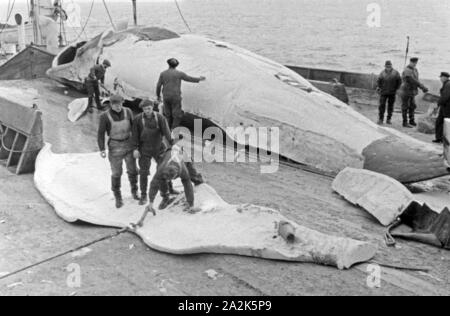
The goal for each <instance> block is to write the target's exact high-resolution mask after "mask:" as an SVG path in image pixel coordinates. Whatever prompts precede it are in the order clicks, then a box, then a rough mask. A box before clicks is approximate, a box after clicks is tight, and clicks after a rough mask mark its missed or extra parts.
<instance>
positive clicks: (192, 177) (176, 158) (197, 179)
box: [148, 145, 204, 211]
mask: <svg viewBox="0 0 450 316" xmlns="http://www.w3.org/2000/svg"><path fill="white" fill-rule="evenodd" d="M177 178H181V182H182V183H183V187H184V194H185V195H186V200H187V203H188V206H187V207H186V209H185V211H191V210H192V209H193V208H194V188H193V186H192V183H194V185H195V186H198V185H201V184H202V183H204V180H203V177H202V175H201V174H200V173H198V172H197V170H196V169H195V167H194V164H193V163H192V161H191V159H190V158H189V157H188V156H187V155H186V154H185V153H184V152H183V150H182V149H181V148H180V147H178V146H177V145H175V146H173V147H172V149H170V150H167V151H166V152H165V153H164V154H163V155H162V157H161V159H160V163H159V165H158V171H157V172H156V174H155V176H154V177H153V180H152V183H151V185H150V194H149V195H150V205H149V207H148V208H149V209H153V203H154V201H155V197H156V194H157V193H158V190H160V191H161V195H162V196H165V195H166V194H167V192H168V190H169V187H168V183H169V182H170V181H172V180H175V179H177ZM167 206H168V204H162V206H160V209H164V208H166V207H167Z"/></svg>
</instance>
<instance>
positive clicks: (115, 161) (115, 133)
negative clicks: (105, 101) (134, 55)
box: [98, 95, 139, 208]
mask: <svg viewBox="0 0 450 316" xmlns="http://www.w3.org/2000/svg"><path fill="white" fill-rule="evenodd" d="M110 100H111V110H109V111H108V112H105V113H103V114H102V115H101V116H100V127H99V129H98V146H99V148H100V151H101V156H102V158H106V151H105V134H107V135H108V136H109V141H108V149H109V157H108V158H109V162H110V163H111V171H112V176H111V187H112V191H113V193H114V197H115V199H116V207H117V208H121V207H122V206H123V199H122V193H121V190H120V188H121V178H122V174H123V162H124V161H125V163H126V166H127V173H128V179H129V180H130V185H131V194H132V196H133V198H134V199H135V200H139V197H138V187H137V176H138V171H137V165H136V159H134V157H133V149H134V148H133V144H132V139H131V132H132V124H133V113H132V112H131V110H130V109H128V108H124V107H123V101H124V100H123V98H122V97H121V96H117V95H113V96H111V98H110Z"/></svg>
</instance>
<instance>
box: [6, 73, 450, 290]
mask: <svg viewBox="0 0 450 316" xmlns="http://www.w3.org/2000/svg"><path fill="white" fill-rule="evenodd" d="M0 86H2V87H5V86H9V87H13V86H15V87H17V86H20V87H22V88H32V89H37V90H38V91H39V93H40V95H41V97H42V98H44V99H46V100H47V101H48V102H47V104H45V105H42V106H41V110H42V111H43V112H44V129H45V132H44V137H45V140H46V141H48V142H50V143H52V144H53V145H54V150H55V151H56V152H92V151H95V150H96V140H95V129H94V128H93V125H94V124H96V122H97V120H98V115H97V114H94V115H90V116H87V117H84V118H83V119H81V120H80V121H79V122H77V123H76V124H72V123H70V122H68V121H67V120H66V119H65V118H66V106H67V104H68V103H69V102H70V101H71V100H73V98H75V97H78V96H79V95H78V94H77V93H75V92H72V91H70V92H69V94H68V95H65V94H64V90H65V88H64V87H61V86H59V85H57V84H54V83H53V82H51V81H48V80H34V81H4V82H0ZM350 98H351V100H352V103H351V106H352V107H354V108H355V109H357V110H358V111H359V112H360V113H362V114H364V115H365V116H367V117H369V118H370V119H373V120H375V119H376V116H377V108H376V106H373V104H374V102H373V96H371V95H370V94H369V93H366V92H364V91H351V93H350ZM375 103H376V102H375ZM400 123H401V122H400V117H399V114H396V115H395V119H394V125H393V127H394V128H396V129H401V124H400ZM402 131H404V130H402ZM407 132H408V134H410V135H412V136H414V137H416V138H419V139H421V140H423V141H427V142H429V141H431V139H432V138H433V136H432V135H424V134H419V133H417V132H416V131H415V130H408V131H407ZM198 168H199V170H200V172H202V173H203V174H204V175H205V177H206V179H207V181H208V182H209V183H210V184H211V185H212V186H213V187H214V188H215V189H216V190H217V191H218V193H219V194H220V195H221V196H222V197H223V198H224V199H225V200H227V201H228V202H232V203H236V204H237V203H254V204H258V205H263V206H268V207H272V208H276V209H280V210H281V212H282V213H283V214H284V215H286V216H287V217H289V218H290V219H292V220H295V221H296V222H298V223H300V224H302V225H304V226H307V227H309V228H312V229H316V230H318V231H321V232H324V233H328V234H332V235H338V236H346V237H351V238H355V239H359V240H364V241H369V242H372V243H374V244H376V245H378V247H379V251H378V254H377V256H376V258H375V259H374V260H375V261H376V262H379V263H384V264H388V265H393V266H405V267H429V269H430V270H429V272H427V273H424V272H417V271H409V270H399V269H392V268H384V267H383V268H382V270H381V271H382V274H381V278H382V279H381V287H380V288H371V287H369V286H368V285H367V279H368V278H369V277H370V275H369V272H368V269H367V264H363V265H358V266H355V267H354V268H352V269H351V270H348V271H339V270H337V269H335V268H332V267H326V266H319V265H314V264H299V263H285V262H276V261H269V260H261V259H257V258H246V257H239V256H227V255H207V254H205V255H192V256H174V255H169V254H165V253H160V252H157V251H154V250H152V249H149V248H148V247H147V246H146V245H145V244H144V243H143V242H142V241H141V240H140V239H139V238H138V237H137V236H134V235H133V234H130V233H122V234H119V235H117V236H114V237H112V234H114V233H115V232H116V230H115V229H111V228H104V227H96V226H92V225H88V224H82V223H81V224H75V225H74V224H68V223H65V222H64V221H63V220H62V219H60V218H59V217H57V215H56V214H55V212H54V211H53V209H52V207H51V206H50V205H48V204H47V203H46V201H45V200H44V199H43V198H42V197H41V196H40V194H39V193H38V191H37V190H36V189H35V187H34V184H33V176H32V175H25V176H15V175H12V174H10V173H9V172H8V171H7V170H5V169H4V168H1V167H0V181H1V183H2V189H1V190H0V235H1V242H0V253H1V254H2V256H1V257H0V295H37V294H39V295H227V296H228V295H229V296H233V295H251V296H253V295H450V285H449V284H450V276H449V274H448V267H449V266H450V252H449V251H445V250H441V249H437V248H433V247H431V246H427V245H423V244H419V243H414V242H407V241H399V242H398V247H397V248H387V247H386V246H385V244H384V240H383V234H384V228H383V227H382V226H380V225H379V224H377V222H376V221H375V220H374V219H373V218H372V217H371V216H370V215H368V214H367V213H366V212H364V211H363V210H361V209H359V208H357V207H354V206H352V205H350V204H348V203H347V202H346V201H344V200H343V199H341V198H340V197H339V196H338V195H337V194H335V193H333V192H332V190H331V182H332V179H330V178H329V177H326V176H321V175H317V174H314V173H310V172H307V171H304V170H299V169H296V168H293V167H290V166H281V167H280V170H279V172H278V173H276V174H272V175H261V174H260V173H259V168H258V165H253V164H250V165H249V164H238V163H235V164H207V163H203V164H199V165H198ZM255 184H257V185H255ZM423 186H428V187H433V188H439V190H440V192H439V194H441V195H442V194H444V195H445V194H447V196H448V192H449V190H450V178H449V177H446V178H441V179H437V180H434V181H429V182H427V183H425V184H423ZM80 249H83V250H82V251H79V250H80ZM73 264H77V265H78V266H79V267H80V272H81V287H80V288H73V287H70V286H69V285H70V284H68V282H67V280H68V278H69V277H70V275H71V272H70V271H68V269H69V270H70V269H71V267H73V266H72V265H73ZM210 269H213V270H215V271H217V272H218V273H219V277H218V278H217V280H213V279H211V278H209V277H208V275H207V274H206V271H207V270H210Z"/></svg>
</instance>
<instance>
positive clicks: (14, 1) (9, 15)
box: [0, 0, 16, 34]
mask: <svg viewBox="0 0 450 316" xmlns="http://www.w3.org/2000/svg"><path fill="white" fill-rule="evenodd" d="M15 4H16V0H13V3H12V5H11V10H10V11H9V12H8V14H7V16H6V22H5V24H4V25H3V27H2V29H1V30H0V34H2V33H3V31H4V30H5V28H6V26H7V25H8V21H9V19H10V18H11V14H12V12H13V10H14V5H15Z"/></svg>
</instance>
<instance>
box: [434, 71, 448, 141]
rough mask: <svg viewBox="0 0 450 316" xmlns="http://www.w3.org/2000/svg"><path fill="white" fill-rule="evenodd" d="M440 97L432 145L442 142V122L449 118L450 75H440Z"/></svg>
mask: <svg viewBox="0 0 450 316" xmlns="http://www.w3.org/2000/svg"><path fill="white" fill-rule="evenodd" d="M441 82H442V88H441V97H440V98H439V101H438V105H439V116H438V118H437V120H436V139H435V140H434V141H433V142H434V143H442V142H443V140H444V121H445V119H446V118H450V74H449V73H448V72H443V73H441Z"/></svg>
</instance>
